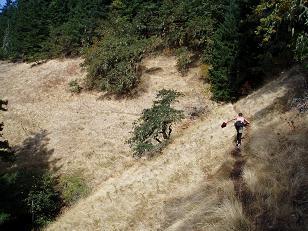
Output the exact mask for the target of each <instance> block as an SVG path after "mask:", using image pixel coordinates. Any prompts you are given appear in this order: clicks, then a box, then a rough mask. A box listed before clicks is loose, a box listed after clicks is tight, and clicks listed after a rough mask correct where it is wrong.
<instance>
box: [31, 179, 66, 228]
mask: <svg viewBox="0 0 308 231" xmlns="http://www.w3.org/2000/svg"><path fill="white" fill-rule="evenodd" d="M54 185H55V181H54V180H53V178H52V177H51V176H50V175H49V174H44V175H42V176H36V178H35V180H34V184H33V185H32V188H31V190H30V192H29V194H28V196H27V198H26V203H27V206H28V208H29V210H30V211H29V212H30V213H31V215H32V220H33V222H34V224H36V225H38V226H44V225H46V224H48V223H49V222H51V221H52V220H53V218H54V217H55V216H56V215H57V213H58V211H59V209H60V206H61V203H60V197H59V193H58V192H56V191H55V190H54Z"/></svg>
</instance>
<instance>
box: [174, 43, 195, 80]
mask: <svg viewBox="0 0 308 231" xmlns="http://www.w3.org/2000/svg"><path fill="white" fill-rule="evenodd" d="M176 56H177V63H176V67H177V69H178V70H179V71H180V72H181V73H182V74H185V73H186V72H187V71H188V68H189V65H190V64H191V63H192V60H191V54H190V52H189V51H188V49H187V48H186V47H182V48H179V49H177V51H176Z"/></svg>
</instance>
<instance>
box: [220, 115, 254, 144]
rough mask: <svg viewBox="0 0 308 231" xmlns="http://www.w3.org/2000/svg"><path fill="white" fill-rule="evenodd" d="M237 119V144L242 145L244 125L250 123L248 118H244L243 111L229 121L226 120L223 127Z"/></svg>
mask: <svg viewBox="0 0 308 231" xmlns="http://www.w3.org/2000/svg"><path fill="white" fill-rule="evenodd" d="M233 120H235V123H234V126H235V129H236V133H237V134H236V146H237V147H240V145H241V139H242V134H243V129H244V126H246V125H247V124H249V121H248V120H247V119H245V118H244V116H243V113H238V115H237V116H235V118H234V119H231V120H229V121H227V122H224V123H223V124H222V125H221V127H225V126H227V124H228V123H229V122H231V121H233Z"/></svg>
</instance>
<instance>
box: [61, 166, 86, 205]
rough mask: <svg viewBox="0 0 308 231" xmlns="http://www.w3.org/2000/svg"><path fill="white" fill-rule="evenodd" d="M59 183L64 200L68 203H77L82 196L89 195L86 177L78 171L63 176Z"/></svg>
mask: <svg viewBox="0 0 308 231" xmlns="http://www.w3.org/2000/svg"><path fill="white" fill-rule="evenodd" d="M59 185H60V190H61V196H62V198H63V202H64V203H65V204H66V205H72V204H74V203H76V202H77V201H78V200H79V199H80V198H83V197H85V196H87V195H88V193H89V192H90V189H89V187H88V185H87V184H86V182H85V180H84V178H83V177H82V176H81V175H80V173H78V172H75V173H73V174H70V175H66V176H63V177H62V178H61V180H60V184H59Z"/></svg>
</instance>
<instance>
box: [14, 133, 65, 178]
mask: <svg viewBox="0 0 308 231" xmlns="http://www.w3.org/2000/svg"><path fill="white" fill-rule="evenodd" d="M48 135H49V133H48V132H47V131H46V130H42V131H40V132H38V133H35V134H33V135H32V136H30V137H28V138H26V139H25V140H24V141H23V143H22V144H21V145H19V146H15V147H13V150H14V152H15V155H16V162H15V167H14V168H16V169H28V170H34V169H38V168H39V169H41V170H42V171H51V172H53V173H56V172H57V171H58V170H59V169H60V168H61V166H58V167H57V166H56V164H57V162H58V161H59V160H60V159H53V160H51V156H52V154H53V153H54V149H48V144H49V138H48Z"/></svg>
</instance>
